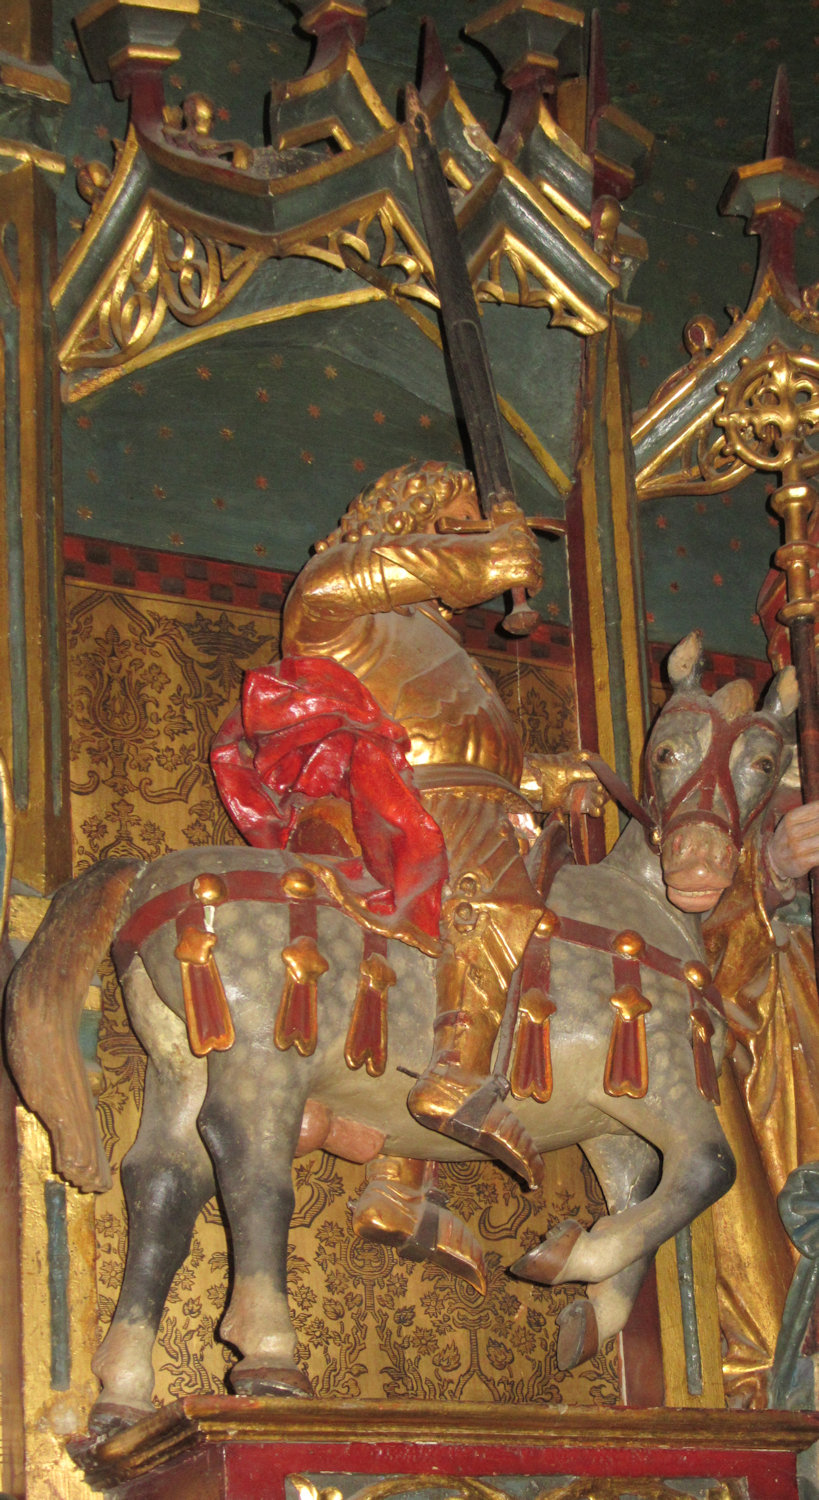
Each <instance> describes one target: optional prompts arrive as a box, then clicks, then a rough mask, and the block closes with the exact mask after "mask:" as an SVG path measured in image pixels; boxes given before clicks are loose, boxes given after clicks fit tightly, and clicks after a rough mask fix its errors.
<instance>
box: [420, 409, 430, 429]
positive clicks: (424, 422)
mask: <svg viewBox="0 0 819 1500" xmlns="http://www.w3.org/2000/svg"><path fill="white" fill-rule="evenodd" d="M418 421H419V422H420V424H421V426H422V427H431V426H432V417H430V416H427V413H426V412H425V411H424V412H422V413H421V415H420V417H419V418H418Z"/></svg>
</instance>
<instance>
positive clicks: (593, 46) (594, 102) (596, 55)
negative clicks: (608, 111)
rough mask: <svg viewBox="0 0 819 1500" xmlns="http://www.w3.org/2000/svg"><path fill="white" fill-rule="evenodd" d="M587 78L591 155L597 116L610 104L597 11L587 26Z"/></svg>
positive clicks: (593, 13) (594, 11) (588, 132)
mask: <svg viewBox="0 0 819 1500" xmlns="http://www.w3.org/2000/svg"><path fill="white" fill-rule="evenodd" d="M588 77H589V85H588V93H587V96H586V101H587V102H586V150H587V151H588V152H589V154H590V155H591V153H592V151H593V150H594V146H595V141H594V135H595V124H596V120H597V116H598V115H599V114H600V112H601V110H603V109H605V107H606V105H607V104H608V103H609V102H610V100H609V81H608V75H607V73H606V59H605V56H604V53H603V23H602V21H601V19H600V12H599V10H593V11H592V13H591V22H590V25H589V74H588Z"/></svg>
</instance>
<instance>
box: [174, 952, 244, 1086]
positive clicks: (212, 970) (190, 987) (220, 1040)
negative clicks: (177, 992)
mask: <svg viewBox="0 0 819 1500" xmlns="http://www.w3.org/2000/svg"><path fill="white" fill-rule="evenodd" d="M215 947H216V935H215V933H212V932H203V931H202V930H201V929H200V928H197V927H185V928H184V929H183V931H182V932H181V933H180V934H179V942H178V943H177V945H176V948H175V949H174V956H175V957H176V958H178V959H179V966H180V969H181V970H182V994H183V997H184V1000H185V1020H186V1021H187V1025H188V1039H189V1041H190V1047H191V1052H193V1054H194V1056H195V1057H206V1056H207V1054H208V1053H209V1052H227V1050H228V1048H229V1047H232V1046H233V1043H234V1040H235V1032H234V1030H233V1021H232V1019H231V1014H230V1009H229V1007H228V1003H227V998H226V996H225V990H224V985H223V984H222V978H221V975H220V973H219V970H218V969H217V967H216V959H215V958H214V956H213V950H214V948H215Z"/></svg>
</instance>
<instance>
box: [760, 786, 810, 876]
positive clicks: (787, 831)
mask: <svg viewBox="0 0 819 1500" xmlns="http://www.w3.org/2000/svg"><path fill="white" fill-rule="evenodd" d="M765 857H766V859H767V861H768V866H769V868H770V870H771V872H772V874H773V875H774V876H775V877H776V878H777V879H779V880H798V879H799V877H800V876H802V875H807V873H808V871H809V870H812V869H814V868H815V867H816V866H817V865H819V802H805V803H803V804H802V805H801V806H799V807H792V808H790V809H789V811H788V812H786V813H785V814H784V816H783V817H782V818H780V820H779V822H778V823H777V825H776V828H775V829H774V831H773V833H772V835H771V837H770V839H769V841H768V843H767V845H766V848H765Z"/></svg>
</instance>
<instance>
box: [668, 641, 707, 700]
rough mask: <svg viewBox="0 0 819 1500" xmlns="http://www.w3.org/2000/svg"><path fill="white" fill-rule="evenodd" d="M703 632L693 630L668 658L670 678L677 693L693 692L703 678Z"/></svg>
mask: <svg viewBox="0 0 819 1500" xmlns="http://www.w3.org/2000/svg"><path fill="white" fill-rule="evenodd" d="M702 668H703V659H702V631H701V630H692V632H691V634H690V635H686V636H684V637H683V639H682V640H681V641H680V642H679V644H678V645H676V646H675V647H674V650H673V651H672V653H671V655H670V656H669V658H668V677H669V681H670V683H671V686H672V687H673V689H674V691H675V693H679V692H693V691H694V689H695V688H698V687H699V685H700V679H701V677H702Z"/></svg>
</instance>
